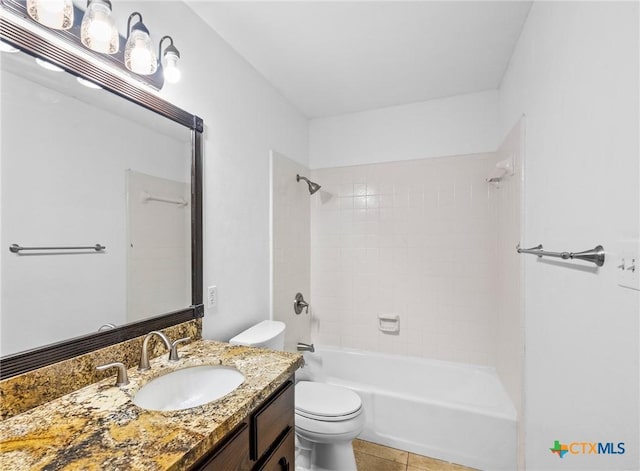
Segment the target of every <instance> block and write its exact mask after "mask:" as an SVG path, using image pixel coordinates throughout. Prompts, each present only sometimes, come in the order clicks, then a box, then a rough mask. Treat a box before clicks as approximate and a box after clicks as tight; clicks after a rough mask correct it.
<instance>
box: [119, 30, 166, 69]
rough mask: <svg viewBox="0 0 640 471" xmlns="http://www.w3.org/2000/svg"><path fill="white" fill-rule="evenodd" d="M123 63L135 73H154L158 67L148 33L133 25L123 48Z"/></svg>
mask: <svg viewBox="0 0 640 471" xmlns="http://www.w3.org/2000/svg"><path fill="white" fill-rule="evenodd" d="M138 24H140V23H138ZM136 26H137V25H136ZM145 29H146V28H145ZM124 65H126V66H127V69H129V70H130V71H131V72H135V73H136V74H140V75H151V74H153V73H155V71H156V70H157V69H158V60H157V59H156V54H155V53H154V52H153V45H152V44H151V38H150V37H149V33H147V32H145V31H143V30H142V29H137V28H136V27H135V26H134V28H133V30H132V31H131V34H130V35H129V39H127V44H126V46H125V48H124Z"/></svg>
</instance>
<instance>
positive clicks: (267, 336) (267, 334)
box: [229, 321, 286, 346]
mask: <svg viewBox="0 0 640 471" xmlns="http://www.w3.org/2000/svg"><path fill="white" fill-rule="evenodd" d="M285 327H286V324H285V323H284V322H280V321H262V322H260V323H259V324H256V325H254V326H253V327H250V328H248V329H247V330H244V331H242V332H240V333H239V334H238V335H236V336H235V337H233V338H232V339H231V340H229V343H230V344H231V345H248V346H252V345H261V344H264V343H266V342H268V341H269V340H272V339H273V338H275V337H277V336H278V335H280V334H281V333H282V332H284V329H285Z"/></svg>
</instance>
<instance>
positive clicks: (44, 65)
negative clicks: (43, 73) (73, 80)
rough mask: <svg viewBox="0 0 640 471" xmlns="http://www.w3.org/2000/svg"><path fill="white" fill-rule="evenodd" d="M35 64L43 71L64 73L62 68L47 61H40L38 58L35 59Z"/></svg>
mask: <svg viewBox="0 0 640 471" xmlns="http://www.w3.org/2000/svg"><path fill="white" fill-rule="evenodd" d="M36 64H38V65H39V66H40V67H42V68H44V69H47V70H50V71H51V72H64V69H63V68H62V67H58V66H57V65H54V64H52V63H51V62H49V61H46V60H44V59H40V58H39V57H36Z"/></svg>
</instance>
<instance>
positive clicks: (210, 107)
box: [114, 1, 308, 339]
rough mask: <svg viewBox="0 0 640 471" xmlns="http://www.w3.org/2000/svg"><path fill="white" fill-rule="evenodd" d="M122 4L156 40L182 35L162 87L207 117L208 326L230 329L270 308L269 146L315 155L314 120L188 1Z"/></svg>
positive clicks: (214, 334) (303, 156)
mask: <svg viewBox="0 0 640 471" xmlns="http://www.w3.org/2000/svg"><path fill="white" fill-rule="evenodd" d="M116 9H117V11H118V12H129V11H132V10H134V9H137V10H138V11H140V12H141V13H142V14H143V17H144V20H145V24H146V25H147V27H148V28H149V29H150V30H151V32H152V37H153V39H154V41H155V42H156V43H157V41H158V40H159V39H160V37H161V36H162V35H163V34H170V35H172V36H173V38H174V40H175V45H176V47H177V48H178V49H179V50H180V53H181V56H182V59H181V62H180V64H181V68H182V72H183V74H182V80H181V81H180V82H179V83H178V84H176V85H167V86H165V88H164V89H163V90H162V92H161V95H162V96H163V97H165V98H166V99H168V100H169V101H172V102H173V103H175V104H177V105H178V106H181V107H183V108H184V109H186V110H188V111H189V112H192V113H195V114H197V115H198V116H201V117H202V118H203V119H204V122H205V128H206V129H205V134H204V137H205V140H204V187H205V194H204V283H205V286H208V285H216V286H217V287H218V307H217V308H216V309H209V308H207V309H206V310H205V311H206V312H205V318H204V327H203V330H204V332H203V334H204V336H205V337H207V338H215V339H228V338H230V337H231V336H233V335H234V334H236V333H237V332H238V331H240V330H241V329H243V328H245V327H248V326H250V325H251V324H253V323H256V322H259V321H260V320H263V319H267V318H268V317H269V151H270V149H275V150H278V151H280V152H282V153H283V154H285V155H287V156H289V157H290V158H291V159H294V160H297V161H298V162H300V163H302V164H307V132H308V130H307V120H306V119H305V118H304V117H303V116H302V115H301V114H300V113H299V112H298V111H297V110H296V109H294V108H293V107H292V106H291V105H290V104H289V103H288V102H287V101H286V100H285V99H284V98H283V97H282V96H281V95H280V94H279V93H278V92H277V91H276V90H275V89H274V88H273V87H272V86H271V85H270V84H268V83H267V82H266V81H265V80H264V79H263V78H262V76H260V75H259V74H258V73H257V72H256V71H255V70H254V69H253V68H252V67H251V66H250V65H249V64H248V63H247V62H245V61H244V59H242V58H241V57H240V56H239V55H238V54H237V53H236V52H235V51H234V50H233V49H231V47H229V45H228V44H227V43H225V42H224V41H223V40H222V39H221V38H220V36H218V35H217V34H216V33H215V32H214V31H213V30H212V29H211V28H209V27H208V26H207V25H206V24H205V23H204V22H203V21H202V20H201V19H200V18H199V17H198V16H196V15H195V14H194V13H193V12H192V11H191V10H190V9H189V8H188V7H187V6H186V5H185V4H183V3H182V2H162V1H160V2H136V3H128V2H127V3H123V4H121V3H118V4H117V5H114V11H116Z"/></svg>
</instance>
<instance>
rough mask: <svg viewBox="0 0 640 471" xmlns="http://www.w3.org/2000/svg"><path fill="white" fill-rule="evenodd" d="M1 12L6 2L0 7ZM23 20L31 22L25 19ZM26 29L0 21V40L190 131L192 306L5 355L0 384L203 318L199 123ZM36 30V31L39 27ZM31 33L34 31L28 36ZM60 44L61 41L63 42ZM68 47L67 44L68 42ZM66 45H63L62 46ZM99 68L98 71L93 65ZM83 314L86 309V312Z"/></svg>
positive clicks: (107, 69) (104, 65) (8, 19)
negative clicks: (147, 334)
mask: <svg viewBox="0 0 640 471" xmlns="http://www.w3.org/2000/svg"><path fill="white" fill-rule="evenodd" d="M2 9H3V10H5V2H4V1H3V2H2ZM26 20H29V21H31V20H30V19H29V18H27V19H26ZM33 23H34V27H33V28H29V29H27V28H25V27H23V26H22V25H21V24H20V23H19V22H18V21H14V20H13V19H12V18H11V17H10V16H9V15H4V14H3V15H2V17H1V18H0V37H1V38H2V40H3V41H4V42H6V43H8V44H11V45H12V46H15V47H17V48H19V49H21V50H22V51H23V52H25V53H27V54H30V55H32V56H34V57H40V58H42V59H46V60H47V61H49V62H52V63H53V64H55V65H58V66H59V67H62V68H63V69H65V70H66V71H67V72H69V73H71V74H73V75H76V76H78V77H82V78H85V79H88V80H91V81H92V82H95V83H97V84H98V85H100V86H101V87H102V88H104V89H105V90H108V91H110V92H112V93H114V94H116V95H118V96H120V97H122V98H124V99H126V100H129V101H131V102H133V103H136V104H138V105H140V106H142V107H144V108H147V109H149V110H151V111H153V112H155V113H158V114H160V115H161V116H164V117H166V118H168V119H171V120H173V121H175V122H177V123H179V124H181V125H183V126H185V127H187V128H189V129H190V130H191V148H192V153H191V155H192V158H191V297H192V305H191V306H189V307H187V308H185V309H181V310H179V311H174V312H171V313H166V314H163V315H159V316H156V317H153V318H151V319H147V320H144V321H140V322H135V323H131V324H126V325H123V326H121V327H116V328H114V329H111V330H106V331H102V332H96V333H93V334H88V335H83V336H81V337H76V338H72V339H69V340H64V341H61V342H57V343H53V344H50V345H46V346H44V347H39V348H35V349H32V350H27V351H24V352H19V353H16V354H12V355H7V356H5V357H2V358H0V380H2V379H6V378H10V377H12V376H16V375H19V374H22V373H26V372H28V371H32V370H35V369H37V368H42V367H43V366H47V365H51V364H53V363H57V362H59V361H63V360H66V359H69V358H73V357H75V356H78V355H83V354H85V353H89V352H91V351H94V350H97V349H100V348H104V347H107V346H110V345H114V344H117V343H120V342H124V341H126V340H130V339H132V338H135V337H139V336H141V335H144V334H146V333H147V332H149V331H150V330H158V329H163V328H166V327H170V326H173V325H176V324H180V323H182V322H186V321H189V320H192V319H196V318H199V317H203V315H204V306H203V304H202V153H203V141H202V134H203V132H204V122H203V120H202V119H201V118H199V117H198V116H196V115H193V114H191V113H188V112H186V111H184V110H182V109H180V108H178V107H177V106H175V105H173V104H171V103H169V102H167V101H165V100H163V99H161V98H158V97H157V96H155V95H154V94H152V93H149V92H148V91H146V90H145V88H143V87H142V86H136V85H132V84H131V83H130V82H129V81H126V80H124V79H123V78H122V77H121V74H118V73H117V71H115V70H114V67H113V66H112V65H110V64H108V63H107V62H105V61H104V60H102V58H101V57H100V55H99V54H94V53H92V51H89V50H85V52H86V53H88V54H90V55H93V56H95V57H96V58H98V59H99V60H98V61H96V62H95V63H94V62H89V61H87V60H85V59H84V58H82V57H79V56H78V55H76V54H74V52H73V47H72V46H69V47H63V46H58V45H57V44H52V43H51V42H50V41H48V40H47V39H45V38H44V37H42V36H40V35H39V34H37V32H36V31H38V27H39V26H38V25H37V24H36V23H35V22H33ZM40 28H41V27H40ZM32 29H33V30H32ZM62 39H63V43H64V41H65V40H64V37H62ZM67 43H68V42H67ZM65 44H66V43H65ZM96 64H100V65H96ZM87 308H88V309H89V308H90V307H87Z"/></svg>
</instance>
